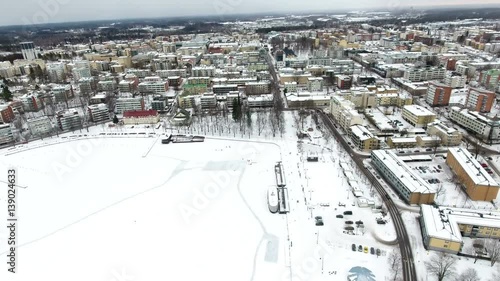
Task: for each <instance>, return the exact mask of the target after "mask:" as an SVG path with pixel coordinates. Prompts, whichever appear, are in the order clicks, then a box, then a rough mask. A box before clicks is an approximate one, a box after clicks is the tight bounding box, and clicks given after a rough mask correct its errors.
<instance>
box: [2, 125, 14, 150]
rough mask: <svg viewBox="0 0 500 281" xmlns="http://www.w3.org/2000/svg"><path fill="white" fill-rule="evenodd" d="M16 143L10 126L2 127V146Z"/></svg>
mask: <svg viewBox="0 0 500 281" xmlns="http://www.w3.org/2000/svg"><path fill="white" fill-rule="evenodd" d="M13 142H14V135H13V134H12V128H11V127H10V124H2V125H0V145H4V144H9V143H13Z"/></svg>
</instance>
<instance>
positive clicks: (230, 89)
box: [212, 84, 238, 95]
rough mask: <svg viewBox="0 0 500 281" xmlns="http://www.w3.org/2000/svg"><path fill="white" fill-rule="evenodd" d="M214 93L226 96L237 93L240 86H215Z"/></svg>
mask: <svg viewBox="0 0 500 281" xmlns="http://www.w3.org/2000/svg"><path fill="white" fill-rule="evenodd" d="M212 91H213V92H214V94H216V95H226V94H228V93H229V92H237V91H238V85H236V84H225V85H214V86H213V87H212Z"/></svg>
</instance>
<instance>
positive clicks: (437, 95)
mask: <svg viewBox="0 0 500 281" xmlns="http://www.w3.org/2000/svg"><path fill="white" fill-rule="evenodd" d="M452 90H453V88H452V87H450V86H447V85H445V84H441V83H438V82H429V86H428V88H427V95H426V97H425V101H426V102H427V104H429V105H430V106H448V104H449V103H450V97H451V92H452Z"/></svg>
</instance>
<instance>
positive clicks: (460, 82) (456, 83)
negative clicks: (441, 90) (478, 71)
mask: <svg viewBox="0 0 500 281" xmlns="http://www.w3.org/2000/svg"><path fill="white" fill-rule="evenodd" d="M466 83H467V77H466V76H465V75H452V76H449V77H446V78H445V79H444V84H446V85H448V86H450V87H452V88H463V87H465V85H466Z"/></svg>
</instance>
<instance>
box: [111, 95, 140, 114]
mask: <svg viewBox="0 0 500 281" xmlns="http://www.w3.org/2000/svg"><path fill="white" fill-rule="evenodd" d="M131 110H144V100H143V99H142V97H135V98H131V97H130V98H118V99H117V100H116V104H115V113H116V114H123V112H125V111H131Z"/></svg>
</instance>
